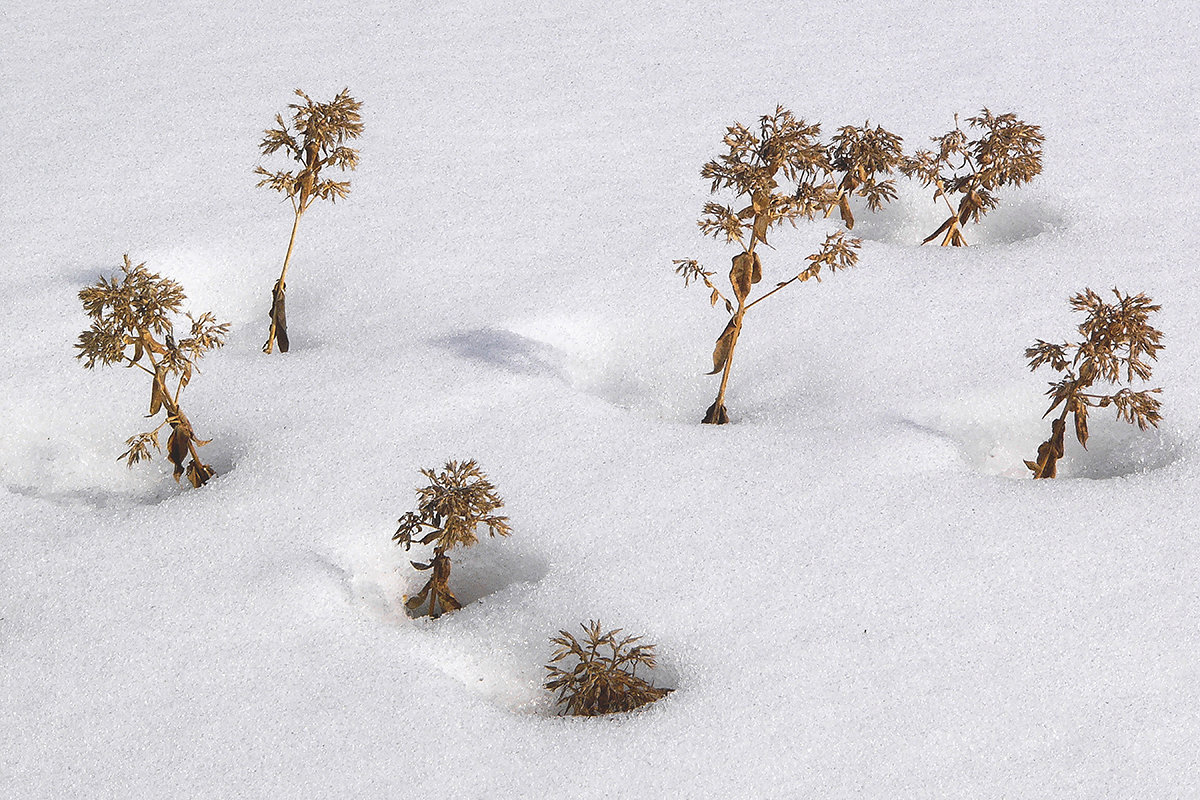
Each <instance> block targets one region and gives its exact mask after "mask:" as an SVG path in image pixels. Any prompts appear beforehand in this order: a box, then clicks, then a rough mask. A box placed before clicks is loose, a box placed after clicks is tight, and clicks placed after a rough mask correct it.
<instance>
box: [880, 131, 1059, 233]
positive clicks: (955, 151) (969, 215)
mask: <svg viewBox="0 0 1200 800" xmlns="http://www.w3.org/2000/svg"><path fill="white" fill-rule="evenodd" d="M967 122H968V123H970V126H971V127H972V128H978V129H979V130H980V131H981V133H980V136H979V138H978V139H968V138H967V134H966V132H965V131H963V129H962V127H961V126H960V125H959V124H958V115H957V114H956V115H955V116H954V130H952V131H950V132H949V133H947V134H945V135H943V136H937V137H934V139H933V143H934V144H936V145H937V152H933V151H930V150H920V151H918V152H917V153H916V154H915V155H913V156H912V157H911V158H906V159H904V160H903V162H902V163H901V165H900V170H901V171H902V172H903V173H904V174H905V175H908V176H910V177H916V178H918V179H919V180H920V181H921V183H923V184H924V185H925V186H932V187H934V193H933V199H934V202H937V200H938V198H941V199H942V201H943V202H944V203H945V204H946V208H948V209H949V210H950V216H949V217H948V218H947V219H946V221H945V222H943V223H942V224H941V225H940V226H938V229H937V230H935V231H934V232H933V233H931V234H930V235H929V236H927V237H926V238H925V241H923V242H921V244H927V243H929V242H932V241H933V240H934V239H936V238H937V237H938V236H941V237H942V246H943V247H945V246H946V245H954V246H955V247H965V246H966V244H967V240H966V238H965V237H964V236H963V232H962V229H963V226H964V225H966V224H967V223H968V222H979V220H980V218H982V217H983V215H984V214H986V213H988V212H989V211H991V210H992V209H993V208H995V207H996V206H997V205H998V203H999V201H998V200H997V199H996V195H995V192H996V190H997V189H999V188H1001V187H1003V186H1020V185H1022V184H1024V183H1028V182H1029V181H1031V180H1033V179H1034V177H1036V176H1037V175H1038V174H1040V173H1041V171H1042V142H1043V141H1045V137H1044V136H1042V132H1041V128H1039V127H1038V126H1037V125H1030V124H1028V123H1026V122H1024V121H1022V120H1019V119H1017V117H1016V115H1015V114H1000V115H998V116H997V115H995V114H993V113H992V112H991V111H989V110H987V109H986V108H985V109H983V111H982V112H980V116H978V117H969V118H968V119H967ZM951 195H959V200H958V207H957V208H955V206H954V204H953V203H952V202H951V199H950V197H951Z"/></svg>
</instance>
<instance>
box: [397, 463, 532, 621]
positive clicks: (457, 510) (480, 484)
mask: <svg viewBox="0 0 1200 800" xmlns="http://www.w3.org/2000/svg"><path fill="white" fill-rule="evenodd" d="M421 474H422V475H424V476H425V477H426V478H428V479H429V485H428V486H425V487H424V488H422V489H418V490H417V498H418V500H419V502H418V504H417V510H416V511H410V512H408V513H407V514H405V515H404V516H403V517H401V518H400V520H399V523H400V527H399V529H397V531H396V533H395V535H394V536H392V539H393V541H395V542H396V544H398V545H401V544H402V545H404V549H405V550H409V549H411V548H412V546H413V544H414V543H417V544H422V545H429V544H432V545H433V558H431V559H430V560H429V561H428V562H425V563H420V562H417V561H413V562H410V563H411V564H412V565H413V566H414V567H416V568H417V569H419V570H432V572H431V573H430V578H429V580H428V581H427V582H426V583H425V586H424V588H422V589H421V591H420V592H419V593H418V594H416V595H414V596H413V597H410V598H408V599H407V600H406V602H405V606H406V607H407V608H408V609H409V610H410V611H416V610H418V609H420V608H421V606H423V605H424V604H425V602H426V601H427V600H428V602H429V615H430V616H431V617H438V616H440V615H441V613H442V612H441V611H438V607H439V606H440V607H441V609H442V611H455V610H457V609H459V608H461V607H462V606H461V604H460V603H459V602H458V599H457V598H455V596H454V594H453V593H452V592H451V591H450V557H449V556H447V555H446V552H447V551H449V550H452V549H453V548H455V547H471V546H472V545H474V544H475V543H476V542H478V541H479V537H478V534H477V533H476V529H477V528H478V526H480V525H483V526H484V527H486V528H487V531H488V535H489V536H497V535H499V536H508V535H509V533H511V531H510V530H509V526H508V517H501V516H496V515H495V514H493V513H492V512H493V511H495V510H497V509H499V508H500V507H501V506H503V505H504V502H503V501H502V500H501V499H500V497H499V496H498V495H497V494H496V488H495V487H494V486H492V484H491V482H490V481H489V480H488V479H487V476H486V475H484V474H483V472H482V471H480V469H479V466H478V465H477V464H476V463H475V461H474V460H471V461H464V462H462V463H461V464H460V463H459V462H457V461H451V462H449V463H448V464H446V466H445V468H444V469H443V470H442V472H440V473H435V472H434V471H433V470H432V469H422V470H421Z"/></svg>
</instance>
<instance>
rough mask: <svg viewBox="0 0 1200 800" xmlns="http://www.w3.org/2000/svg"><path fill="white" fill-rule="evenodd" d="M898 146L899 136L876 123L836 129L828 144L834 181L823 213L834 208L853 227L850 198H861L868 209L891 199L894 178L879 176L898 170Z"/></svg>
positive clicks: (900, 157) (849, 226) (894, 192)
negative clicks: (829, 199)
mask: <svg viewBox="0 0 1200 800" xmlns="http://www.w3.org/2000/svg"><path fill="white" fill-rule="evenodd" d="M902 145H903V140H902V139H901V138H900V137H899V136H897V135H896V134H894V133H891V132H890V131H887V130H884V129H883V128H882V127H880V126H878V125H877V126H875V128H871V123H870V121H867V122H866V123H865V124H864V125H863V126H862V127H861V128H856V127H854V126H853V125H844V126H842V127H841V128H839V129H838V132H837V135H836V136H834V137H833V141H832V142H831V143H830V145H829V155H828V158H829V168H830V175H831V176H832V179H833V180H835V181H836V184H835V194H834V197H833V201H832V202H831V203H830V205H829V207H828V208H827V209H826V211H825V216H826V217H828V216H830V215H831V214H832V213H833V211H834V209H835V208H836V209H837V210H838V212H839V214H840V215H841V218H842V222H843V223H845V225H846V227H847V228H850V229H853V228H854V214H853V213H852V212H851V211H850V198H852V197H861V198H862V199H863V200H864V201H866V204H867V208H869V209H870V210H871V211H878V210H880V209H881V208H883V205H884V203H890V202H891V201H892V200H895V199H896V185H895V184H896V182H895V180H894V179H892V178H883V177H882V176H885V175H893V174H895V172H896V170H897V169H899V167H900V163H901V161H902V160H903V158H904V152H903V150H902V149H901V147H902ZM839 174H840V177H839Z"/></svg>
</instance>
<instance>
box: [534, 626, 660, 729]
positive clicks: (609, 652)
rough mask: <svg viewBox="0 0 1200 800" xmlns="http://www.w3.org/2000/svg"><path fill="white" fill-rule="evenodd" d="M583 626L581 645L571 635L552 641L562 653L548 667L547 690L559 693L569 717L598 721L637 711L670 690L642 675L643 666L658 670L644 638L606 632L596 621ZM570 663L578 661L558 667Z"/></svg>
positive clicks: (562, 635)
mask: <svg viewBox="0 0 1200 800" xmlns="http://www.w3.org/2000/svg"><path fill="white" fill-rule="evenodd" d="M580 627H581V628H583V630H584V634H585V636H584V640H583V641H582V642H581V641H580V640H578V639H576V638H575V637H574V636H573V635H571V634H570V633H568V632H567V631H559V632H558V636H555V637H553V638H552V639H551V640H550V641H551V643H552V644H555V645H557V646H558V650H557V651H555V653H554V655H553V656H552V657H551V658H550V663H549V664H547V665H546V670H547V671H548V672H549V674H548V675H547V676H546V683H545V686H546V688H547V689H549V690H550V691H552V692H555V693H556V694H557V696H556V698H555V700H556V701H557V704H558V705H560V706H562V707H563V713H564V714H570V715H572V716H579V717H594V716H598V715H600V714H614V713H617V712H621V711H633V710H634V709H636V708H641V707H642V706H644V705H646V704H647V703H653V702H654V701H655V700H658V699H660V698H662V697H664V696H666V695H667V694H668V693H669V692H670V691H671V690H670V689H660V688H657V687H655V686H654V685H653V684H651V683H650V682H648V681H646V680H645V679H643V678H639V677H638V675H637V669H638V667H644V668H645V669H654V667H655V658H654V645H652V644H638V642H639V641H641V637H640V636H624V637H619V636H618V634H620V633H621V629H620V628H616V629H615V630H611V631H608V632H607V633H603V632H602V631H603V627H602V626H601V625H600V622H599V621H597V620H592V621H590V622H588V624H586V625H584V624H582V623H581V624H580ZM568 658H573V659H574V662H573V663H570V662H568V663H566V664H564V665H563V666H558V662H560V661H564V660H565V659H568Z"/></svg>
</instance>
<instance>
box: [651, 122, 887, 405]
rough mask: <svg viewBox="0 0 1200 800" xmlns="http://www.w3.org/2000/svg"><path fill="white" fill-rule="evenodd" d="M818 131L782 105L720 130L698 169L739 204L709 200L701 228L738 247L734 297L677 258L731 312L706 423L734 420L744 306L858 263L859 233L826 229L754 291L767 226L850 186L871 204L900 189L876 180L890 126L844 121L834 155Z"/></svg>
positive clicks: (831, 200)
mask: <svg viewBox="0 0 1200 800" xmlns="http://www.w3.org/2000/svg"><path fill="white" fill-rule="evenodd" d="M848 130H849V131H855V133H850V132H848ZM878 130H879V131H882V129H878ZM820 132H821V126H820V125H819V124H815V125H809V124H808V123H806V122H805V121H804V120H802V119H797V118H796V117H795V116H793V115H792V113H791V112H790V111H787V110H786V109H784V108H783V107H782V106H780V107H778V108H776V109H775V113H774V114H771V115H767V116H764V117H762V118H760V119H759V122H758V125H757V127H756V128H755V129H754V130H751V129H750V128H748V127H746V126H744V125H742V124H740V123H738V124H735V125H733V126H731V127H729V128H728V129H727V131H726V134H725V139H724V144H725V147H726V152H725V153H722V154H721V155H719V156H718V157H717V158H716V159H714V160H712V161H709V162H708V163H707V164H705V165H704V168H703V169H702V170H701V173H700V174H701V176H702V177H704V178H706V179H708V180H710V181H712V187H711V191H712V192H713V193H716V192H719V191H722V190H732V192H733V194H734V197H735V205H721V204H719V203H714V202H709V203H706V204H705V206H704V209H703V213H702V214H701V217H700V220H699V222H698V225H699V227H700V230H701V231H702V232H703V233H704V234H705V235H707V236H712V237H714V238H716V239H718V240H724V241H725V242H726V243H728V244H733V245H736V246H738V247H739V248H740V252H739V253H737V254H736V255H735V256H734V257H733V262H732V267H731V268H730V271H729V285H730V288H731V290H732V291H731V293H730V294H731V295H732V298H733V299H732V300H730V298H729V296H728V295H726V294H725V293H724V292H722V291H721V290H720V289H719V288H718V287H717V286H716V285H715V284H714V283H713V280H712V278H713V276H714V275H715V274H716V273H715V272H712V271H709V270H706V269H704V268H703V267H702V266H700V264H699V263H697V262H696V260H694V259H677V260H675V261H674V262H673V263H674V264H675V266H676V272H677V273H678V274H680V275H682V276H683V279H684V285H685V286H686V285H688V284H690V283H691V282H692V281H693V280H695V281H697V282H700V283H703V284H704V285H705V287H707V288H708V289H709V291H710V296H709V300H710V303H711V305H713V306H716V305H717V304H718V303H721V304H722V305H723V308H724V310H725V313H727V314H730V315H731V316H730V318H729V321H728V322H727V323H726V325H725V329H724V330H723V331H722V332H721V335H720V336H719V337H718V338H717V343H716V347H715V348H714V350H713V371H712V372H710V373H709V374H710V375H716V374H718V373H720V374H721V385H720V388H719V389H718V391H717V398H716V400H714V401H713V404H712V405H711V406H709V408H708V411H707V412H706V413H705V415H704V420H703V421H704V422H706V423H712V424H718V425H721V424H724V423H726V422H728V421H729V414H728V411H727V410H726V408H725V392H726V389H727V388H728V385H729V373H730V368H731V367H732V365H733V354H734V350H735V348H736V347H737V342H738V336H739V335H740V333H741V331H742V324H743V320H744V319H745V316H746V312H748V311H749V310H750V309H751V308H753V307H754V306H755V305H757V304H758V303H761V302H762V301H763V300H765V299H767V298H768V297H770V296H772V295H774V294H775V293H776V292H778V291H779V290H780V289H783V288H784V287H785V286H788V285H790V284H792V283H794V282H797V281H799V282H804V281H807V280H809V279H810V278H815V279H816V280H818V281H819V280H820V275H821V272H822V270H824V269H828V270H829V271H830V272H834V271H836V270H838V269H845V268H846V267H849V266H852V265H854V264H855V263H857V261H858V248H859V246H860V244H861V242H860V241H859V240H858V239H852V238H849V237H848V236H846V234H845V231H841V230H839V231H837V232H835V233H831V234H828V235H827V236H826V237H825V242H824V243H823V244H822V246H821V247H820V249H819V250H818V251H817V252H816V253H814V254H812V255H810V256H808V258H807V261H808V264H807V265H806V266H805V267H804V268H803V269H801V270H800V271H799V272H797V273H796V274H795V275H793V276H792V277H790V278H788V279H786V280H783V281H780V282H778V283H776V284H775V286H774V288H772V289H771V290H770V291H767V292H765V293H763V294H762V295H760V296H759V297H758V298H756V299H754V300H750V299H749V298H750V294H751V292H752V290H753V287H754V286H755V285H756V284H758V283H759V282H760V281H761V280H762V277H763V271H762V258H761V256H760V253H759V249H760V248H759V246H760V245H762V246H764V247H768V248H769V247H770V246H771V245H770V243H769V241H768V237H769V235H770V234H771V232H772V231H773V230H774V229H777V228H779V227H780V226H782V225H783V224H784V223H785V222H786V223H791V225H792V226H793V227H795V225H796V221H797V220H798V219H801V218H803V219H810V220H811V219H813V217H814V216H815V215H817V214H824V213H827V212H830V211H831V210H832V209H833V208H841V207H843V206H845V205H846V202H847V198H848V197H849V196H851V195H854V194H859V195H861V196H863V197H866V198H867V202H868V204H872V203H875V204H879V203H883V202H884V201H886V200H887V199H890V197H892V196H893V195H894V191H893V190H892V188H891V183H890V181H879V180H877V175H878V174H879V173H880V172H881V171H882V172H886V171H887V164H889V163H894V159H893V156H892V155H891V149H890V148H892V145H893V143H894V144H895V146H896V147H898V143H899V139H897V138H895V137H892V136H891V134H887V132H886V131H882V132H879V133H877V132H871V131H866V129H863V130H862V131H858V129H843V131H842V134H840V138H839V139H837V140H835V142H836V143H837V144H836V145H835V147H834V148H833V151H832V152H833V153H834V157H833V159H832V160H831V157H830V152H831V150H830V148H829V147H827V146H826V145H824V144H822V143H821V141H820V139H819V136H820ZM837 169H844V170H845V172H844V175H843V177H842V179H841V180H840V181H839V182H835V181H834V179H833V176H834V174H835V170H837ZM743 203H745V204H746V205H744V206H742V204H743ZM736 206H742V207H741V208H736ZM843 216H844V217H845V218H846V222H847V224H853V216H852V215H850V214H849V211H848V206H847V207H846V213H845V214H843Z"/></svg>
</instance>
